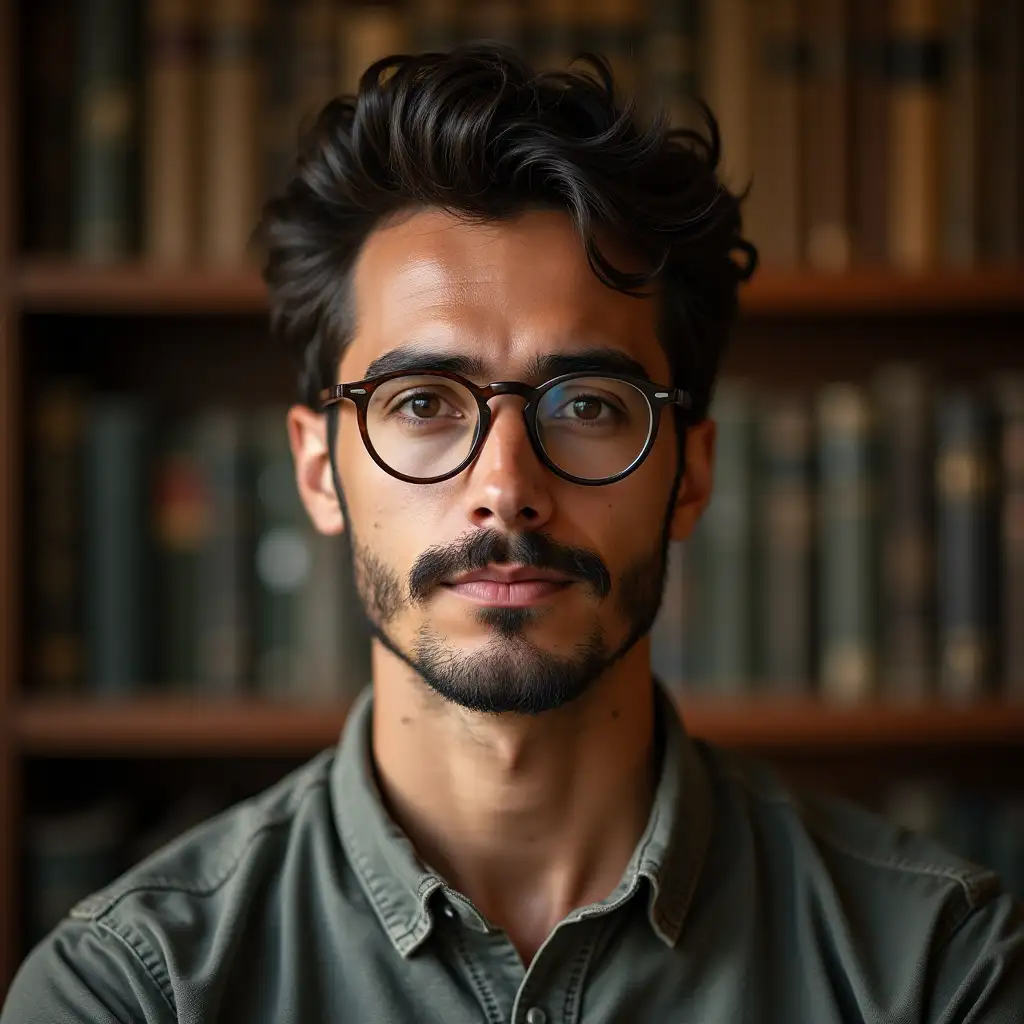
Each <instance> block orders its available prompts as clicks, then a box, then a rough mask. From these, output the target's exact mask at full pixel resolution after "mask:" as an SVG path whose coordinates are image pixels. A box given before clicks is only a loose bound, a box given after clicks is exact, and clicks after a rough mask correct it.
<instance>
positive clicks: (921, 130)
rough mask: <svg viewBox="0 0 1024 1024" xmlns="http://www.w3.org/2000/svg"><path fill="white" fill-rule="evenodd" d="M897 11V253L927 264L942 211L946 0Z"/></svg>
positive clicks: (904, 1) (893, 30)
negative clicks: (943, 12) (942, 4)
mask: <svg viewBox="0 0 1024 1024" xmlns="http://www.w3.org/2000/svg"><path fill="white" fill-rule="evenodd" d="M889 16H890V21H889V29H890V36H891V38H890V42H889V47H890V51H889V53H890V61H889V259H890V262H891V263H892V265H893V266H894V267H897V268H898V269H900V270H911V271H914V270H925V269H927V268H930V267H933V266H935V265H936V264H937V263H938V262H939V236H940V226H941V215H942V156H943V152H944V150H943V144H942V115H943V110H942V73H943V69H942V59H943V38H942V28H941V9H940V0H893V2H892V6H891V7H890V11H889Z"/></svg>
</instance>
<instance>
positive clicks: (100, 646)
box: [83, 395, 155, 696]
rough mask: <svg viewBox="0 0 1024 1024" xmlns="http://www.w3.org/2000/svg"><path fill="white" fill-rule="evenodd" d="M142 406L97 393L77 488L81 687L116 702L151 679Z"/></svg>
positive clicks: (147, 446)
mask: <svg viewBox="0 0 1024 1024" xmlns="http://www.w3.org/2000/svg"><path fill="white" fill-rule="evenodd" d="M152 447H153V424H152V420H151V416H150V414H149V412H148V410H147V408H146V407H145V405H144V403H143V402H142V401H141V400H139V399H136V398H134V397H132V396H120V395H104V396H99V397H97V398H96V399H95V400H94V401H93V403H92V404H91V406H90V408H89V411H88V416H87V422H86V431H85V452H84V463H85V477H84V482H83V495H84V502H83V506H84V523H83V538H84V544H83V548H84V552H85V609H86V614H85V624H86V639H87V652H88V653H87V666H88V667H87V683H88V685H89V687H90V689H91V690H92V692H93V693H94V694H96V695H97V696H123V695H125V694H128V693H132V692H136V691H137V690H138V689H139V688H140V687H141V686H144V685H146V684H147V683H148V682H150V681H151V679H152V675H153V670H154V667H155V666H154V664H153V656H152V655H153V603H152V599H151V595H152V564H151V551H152V547H151V536H150V531H149V524H150V517H149V508H150V500H151V479H150V461H151V453H152Z"/></svg>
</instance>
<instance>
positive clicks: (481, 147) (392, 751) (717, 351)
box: [3, 48, 1024, 1024]
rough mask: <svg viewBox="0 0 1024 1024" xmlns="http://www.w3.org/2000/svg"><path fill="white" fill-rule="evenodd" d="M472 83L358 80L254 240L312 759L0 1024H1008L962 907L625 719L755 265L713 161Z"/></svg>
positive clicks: (698, 483) (545, 99)
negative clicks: (324, 553)
mask: <svg viewBox="0 0 1024 1024" xmlns="http://www.w3.org/2000/svg"><path fill="white" fill-rule="evenodd" d="M596 67H597V74H596V75H590V76H588V75H586V74H580V75H577V76H575V77H572V76H562V77H558V76H555V77H540V78H538V77H536V76H535V75H534V73H533V72H532V71H531V70H530V69H529V68H528V67H526V66H525V65H524V64H523V63H521V61H520V60H519V59H518V58H517V57H516V56H515V55H514V54H512V53H510V52H506V51H503V50H493V49H491V50H489V49H482V48H467V49H464V50H461V51H456V52H455V53H453V54H450V55H447V56H441V55H432V56H424V57H418V58H401V59H396V60H394V61H392V62H391V63H390V64H388V65H383V64H382V65H379V66H376V67H374V68H372V69H371V70H370V71H369V72H368V73H367V75H366V76H364V78H363V81H362V84H361V87H360V93H359V98H358V100H357V102H356V103H355V104H354V105H353V104H352V103H348V102H335V103H332V104H331V105H329V107H328V108H327V109H326V110H325V112H324V113H323V115H322V117H321V119H320V121H319V123H318V125H317V126H316V128H315V129H314V131H313V133H312V136H311V138H310V139H309V140H308V142H307V144H306V145H305V146H304V148H303V151H302V154H301V156H300V160H299V164H298V167H297V170H296V173H295V177H294V179H293V180H292V182H291V183H290V185H289V186H288V188H287V190H286V192H285V193H284V194H283V195H282V196H281V197H279V198H277V199H275V200H273V201H272V202H270V203H269V204H268V206H267V208H266V212H265V218H264V224H263V239H264V243H265V245H266V251H267V261H266V279H267V282H268V284H269V287H270V292H271V296H272V302H273V315H272V323H273V327H274V330H275V332H276V333H277V334H278V335H279V336H280V337H282V338H283V339H285V340H286V341H288V342H289V343H292V344H294V345H295V346H296V347H297V350H298V351H299V353H300V355H301V358H302V367H303V369H302V375H301V382H302V383H301V387H302V396H303V402H302V404H299V405H296V406H295V407H294V408H292V409H291V411H290V413H289V416H288V424H287V429H288V432H289V437H290V439H291V445H292V451H293V453H294V456H295V463H296V474H297V480H298V486H299V490H300V492H301V495H302V499H303V501H304V503H305V505H306V508H307V509H308V512H309V515H310V517H311V518H312V520H313V522H314V523H315V525H316V527H317V528H318V529H319V530H320V531H322V532H324V533H326V534H332V535H336V536H337V537H338V543H343V542H344V541H343V538H347V541H348V542H349V543H351V545H352V550H353V553H354V556H355V564H356V566H357V576H358V583H359V589H360V593H361V595H362V598H363V601H364V603H365V606H366V610H367V613H368V617H369V619H370V620H371V622H372V624H373V627H374V630H375V643H374V653H373V680H372V687H371V688H369V689H368V690H367V691H365V693H364V695H363V697H362V698H361V699H360V701H359V702H358V704H357V706H356V708H355V709H354V711H353V712H352V715H351V717H350V719H349V722H348V724H347V726H346V730H345V735H344V737H343V738H342V742H341V743H340V746H339V748H338V750H337V751H336V752H329V753H326V754H324V755H323V756H321V757H319V758H317V759H316V760H314V761H313V762H311V763H310V764H309V765H308V766H306V767H305V768H304V769H302V770H300V771H299V772H298V773H297V774H295V775H293V776H291V777H289V778H288V779H286V780H285V781H284V782H282V783H281V784H279V785H278V786H276V787H275V788H274V789H272V790H270V791H268V792H267V793H265V794H263V795H261V796H259V797H257V798H256V799H254V800H252V801H250V802H248V803H246V804H244V805H242V806H240V807H238V808H236V809H233V810H231V811H229V812H228V813H227V814H225V815H223V816H221V817H220V818H218V819H216V820H214V821H213V822H210V823H209V824H207V825H204V826H203V827H201V828H200V829H199V830H197V831H195V832H193V833H191V834H189V835H187V836H185V837H184V838H182V839H181V840H179V841H178V842H177V843H176V844H174V845H172V846H171V847H169V848H168V849H167V850H165V851H163V852H161V853H160V854H158V855H157V856H156V857H155V858H153V859H151V860H150V861H149V862H148V863H146V864H144V865H142V866H140V867H138V868H136V869H135V870H133V871H131V872H129V873H128V875H126V876H125V877H124V878H122V879H120V880H119V881H117V882H115V883H114V884H113V885H111V886H110V887H109V888H107V889H106V890H105V891H103V892H101V893H99V894H97V895H95V896H94V897H91V898H90V899H87V900H86V901H84V902H83V903H82V904H80V905H79V906H78V907H77V908H76V909H75V911H74V912H73V913H72V915H71V917H70V918H69V919H68V920H67V921H66V922H64V923H63V924H62V925H61V926H60V927H59V928H58V929H57V931H56V932H55V933H54V934H53V935H52V936H51V937H50V938H49V939H47V940H46V941H45V942H44V943H43V944H42V945H41V946H40V947H39V948H38V949H36V950H35V951H34V952H33V953H32V955H31V956H30V958H29V959H28V961H27V962H26V964H25V965H24V966H23V968H22V970H21V972H20V974H19V977H18V979H17V980H16V982H15V984H14V987H13V990H12V992H11V994H10V997H9V1001H8V1004H7V1007H6V1009H5V1012H4V1015H3V1022H4V1024H15V1022H18V1024H21V1022H25V1021H30V1020H38V1021H47V1022H52V1024H66V1022H86V1021H88V1022H90V1024H113V1022H116V1021H141V1020H145V1021H149V1022H158V1021H159V1022H165V1021H182V1022H184V1021H188V1022H190V1024H195V1022H199V1021H219V1022H221V1021H245V1022H247V1024H258V1022H267V1024H270V1022H273V1024H284V1022H287V1021H294V1022H304V1024H305V1022H316V1021H324V1022H326V1021H353V1022H360V1024H363V1022H370V1021H438V1022H441V1021H443V1022H445V1024H470V1022H473V1024H477V1022H479V1021H490V1022H495V1024H497V1022H499V1021H501V1022H504V1021H512V1022H515V1024H543V1022H545V1021H550V1022H555V1021H558V1022H582V1021H585V1022H588V1024H610V1022H620V1024H627V1022H628V1024H646V1022H649V1024H663V1022H669V1021H673V1022H674V1021H680V1022H693V1024H704V1022H709V1024H710V1022H719V1021H720V1022H739V1021H751V1022H754V1021H756V1022H764V1024H832V1022H835V1024H840V1022H841V1024H853V1022H855V1021H856V1022H862V1021H877V1022H880V1024H881V1022H896V1021H901V1022H903V1021H905V1022H910V1021H914V1022H931V1024H938V1022H954V1021H957V1022H968V1021H969V1022H972V1024H982V1022H987V1024H1010V1022H1011V1021H1022V1020H1024V923H1022V920H1021V913H1020V910H1019V909H1018V908H1016V907H1015V906H1014V905H1013V903H1012V902H1011V900H1010V898H1009V897H1008V896H1006V895H1004V894H1003V893H1002V892H1001V891H1000V889H999V886H998V883H997V880H996V879H995V878H994V877H993V876H992V875H991V874H990V873H988V872H986V871H984V870H982V869H980V868H976V867H974V866H972V865H969V864H966V863H963V862H961V861H959V860H957V859H955V858H953V857H952V856H950V855H948V854H946V853H945V852H943V851H942V850H940V849H936V848H935V847H934V846H932V845H930V844H928V843H926V842H924V841H923V840H920V839H918V838H915V837H912V836H910V835H908V834H906V833H905V832H902V831H899V830H896V829H894V828H892V827H889V826H887V825H886V824H884V823H883V822H881V821H880V820H878V819H875V818H874V817H872V816H870V815H868V814H866V813H862V812H860V811H858V810H855V809H853V808H851V807H849V806H847V805H845V804H841V803H838V802H834V801H830V800H825V799H818V798H812V797H809V796H804V795H798V794H796V793H793V792H791V791H789V790H787V789H786V788H785V787H784V786H783V785H782V784H781V783H780V782H779V781H778V780H777V779H776V778H775V777H774V776H773V775H772V773H771V772H770V771H769V770H768V769H767V768H765V767H762V766H759V765H757V764H755V763H751V762H748V761H746V760H743V759H740V758H738V757H736V756H733V755H727V754H725V753H722V752H719V751H717V750H715V749H713V748H712V747H710V746H708V745H705V744H702V743H699V742H697V741H695V740H693V739H691V738H689V737H688V736H687V735H686V733H685V731H684V729H683V726H682V724H681V723H680V722H679V721H678V719H677V718H676V716H675V715H674V714H673V712H672V710H671V705H670V703H669V701H668V699H667V697H666V696H665V694H664V693H663V692H662V689H661V687H660V684H658V683H657V682H656V681H654V680H652V679H651V673H650V667H649V649H648V639H647V634H648V630H649V628H650V626H651V623H652V620H653V619H654V617H655V613H656V611H657V608H658V605H659V601H660V597H661V590H662V583H663V575H664V566H665V552H666V545H667V543H668V541H669V539H671V538H674V539H677V540H685V539H686V538H687V537H688V536H689V535H690V533H691V531H692V530H693V528H694V524H695V523H696V522H697V520H698V518H699V516H700V514H701V512H702V510H703V509H704V507H705V505H706V504H707V501H708V497H709V494H710V492H711V486H712V461H713V452H714V425H713V423H712V422H711V421H710V420H709V419H708V418H707V409H708V401H709V397H710V394H711V390H712V385H713V381H714V377H715V371H716V367H717V365H718V362H719V359H720V356H721V353H722V349H723V346H724V343H725V340H726V337H727V334H728V331H729V327H730V325H731V323H732V320H733V317H734V313H735V308H736V291H737V287H738V283H739V282H740V281H741V280H742V279H743V278H744V277H745V276H748V275H749V273H750V271H751V270H752V268H753V264H754V259H755V255H756V254H755V253H754V251H753V249H752V248H751V247H750V246H749V244H747V243H746V242H744V241H743V239H742V238H741V237H740V217H739V203H738V200H737V198H736V197H735V196H733V195H731V194H730V193H729V192H728V191H727V190H726V189H724V188H723V187H722V186H721V185H720V184H719V182H718V181H717V179H716V167H717V161H718V142H717V133H716V129H715V125H714V121H713V118H710V116H709V119H708V125H709V129H710V138H709V139H706V140H705V139H703V138H702V137H701V136H699V135H697V134H691V135H688V136H680V137H673V136H667V135H666V134H665V132H664V130H663V129H662V128H661V127H659V126H657V125H656V126H655V127H653V128H651V129H650V130H646V129H644V130H641V129H640V128H639V127H637V126H636V125H635V124H634V123H633V121H632V120H631V119H630V118H629V116H628V115H627V114H624V113H623V112H622V111H620V110H619V109H618V108H617V107H616V105H615V104H614V102H613V99H612V96H611V93H610V92H609V91H607V90H606V84H607V83H606V82H605V81H604V80H603V78H602V77H601V74H602V69H601V67H600V66H599V65H596Z"/></svg>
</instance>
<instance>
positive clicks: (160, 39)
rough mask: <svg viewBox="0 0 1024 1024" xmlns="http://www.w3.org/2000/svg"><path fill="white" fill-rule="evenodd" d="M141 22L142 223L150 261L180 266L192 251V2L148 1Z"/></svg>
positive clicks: (195, 185) (195, 66)
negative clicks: (144, 57) (143, 56)
mask: <svg viewBox="0 0 1024 1024" xmlns="http://www.w3.org/2000/svg"><path fill="white" fill-rule="evenodd" d="M148 16H149V17H148V26H147V58H148V63H147V67H146V84H147V90H146V120H145V126H144V130H145V136H144V140H143V156H144V160H145V185H144V193H145V222H144V237H143V246H144V250H145V252H146V255H147V256H148V257H149V258H150V259H151V260H153V261H154V262H155V263H158V264H164V265H177V266H182V265H185V264H187V263H189V262H190V261H191V260H192V259H193V258H194V257H195V255H196V249H197V240H196V235H197V230H198V225H197V222H196V217H197V197H198V189H199V182H198V156H199V151H198V146H197V141H198V140H197V138H196V134H197V127H198V117H199V111H198V109H197V105H196V99H197V87H198V82H199V54H198V33H197V26H196V20H195V10H194V4H193V2H192V0H149V3H148Z"/></svg>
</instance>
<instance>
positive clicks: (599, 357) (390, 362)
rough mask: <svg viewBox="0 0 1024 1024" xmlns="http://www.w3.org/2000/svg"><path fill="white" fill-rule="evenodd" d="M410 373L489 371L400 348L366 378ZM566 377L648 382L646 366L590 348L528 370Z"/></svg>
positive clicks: (467, 359)
mask: <svg viewBox="0 0 1024 1024" xmlns="http://www.w3.org/2000/svg"><path fill="white" fill-rule="evenodd" d="M394 370H406V371H408V372H409V373H422V372H424V371H427V370H447V371H448V372H449V373H460V374H462V376H463V377H470V378H473V377H478V378H483V377H485V376H487V367H486V365H485V364H484V362H483V360H482V359H478V358H476V357H475V356H467V355H460V354H456V353H452V352H445V351H434V350H430V349H425V348H423V347H421V346H419V345H400V346H398V348H393V349H391V350H390V351H389V352H385V353H384V354H383V355H381V356H378V357H377V358H376V359H374V360H373V362H371V363H370V365H369V366H367V368H366V373H365V375H364V376H366V377H376V376H378V375H379V374H383V373H391V372H392V371H394ZM564 373H625V374H629V375H630V376H633V377H643V378H647V377H648V373H647V368H646V367H645V366H644V365H643V363H641V362H639V361H638V360H636V359H634V358H633V357H632V356H629V355H626V353H625V352H623V351H622V350H621V349H617V348H602V347H595V348H587V349H582V350H580V351H577V352H549V353H547V354H546V355H542V356H535V357H534V358H533V359H532V360H531V361H530V364H529V366H528V367H527V376H528V377H529V378H532V379H533V380H536V381H544V380H550V379H551V378H552V377H560V376H561V375H562V374H564Z"/></svg>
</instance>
